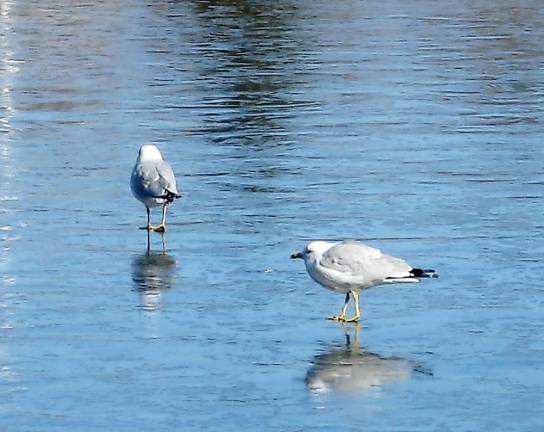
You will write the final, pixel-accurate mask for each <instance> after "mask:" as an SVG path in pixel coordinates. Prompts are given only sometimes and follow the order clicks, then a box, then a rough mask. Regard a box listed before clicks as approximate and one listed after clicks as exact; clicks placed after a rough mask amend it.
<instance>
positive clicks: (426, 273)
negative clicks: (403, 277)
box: [410, 268, 438, 278]
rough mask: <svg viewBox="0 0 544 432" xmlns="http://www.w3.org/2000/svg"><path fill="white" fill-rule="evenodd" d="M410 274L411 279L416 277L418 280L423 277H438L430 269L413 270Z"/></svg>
mask: <svg viewBox="0 0 544 432" xmlns="http://www.w3.org/2000/svg"><path fill="white" fill-rule="evenodd" d="M410 273H411V274H412V276H413V277H418V278H420V277H421V278H425V277H428V278H437V277H438V273H436V272H435V271H434V270H432V269H420V268H413V269H412V271H411V272H410Z"/></svg>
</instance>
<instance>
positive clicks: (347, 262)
mask: <svg viewBox="0 0 544 432" xmlns="http://www.w3.org/2000/svg"><path fill="white" fill-rule="evenodd" d="M321 265H322V266H323V267H327V268H330V269H332V270H336V271H340V272H342V273H345V274H349V275H351V276H354V277H357V276H364V277H365V278H369V279H370V280H383V279H386V278H403V277H409V276H410V271H411V270H412V266H410V265H409V264H408V263H407V262H406V261H404V260H403V259H401V258H397V257H394V256H390V255H386V254H383V253H382V252H381V251H380V250H379V249H376V248H373V247H370V246H367V245H365V244H363V243H360V242H357V241H354V240H345V241H343V242H340V243H337V244H336V245H334V246H333V247H331V248H330V249H329V250H327V251H326V252H325V253H324V254H323V256H322V257H321Z"/></svg>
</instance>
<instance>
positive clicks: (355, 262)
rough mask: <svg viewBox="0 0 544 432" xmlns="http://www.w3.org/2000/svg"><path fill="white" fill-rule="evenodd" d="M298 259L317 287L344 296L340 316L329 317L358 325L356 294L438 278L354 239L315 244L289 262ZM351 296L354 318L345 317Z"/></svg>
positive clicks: (308, 246)
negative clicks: (385, 286)
mask: <svg viewBox="0 0 544 432" xmlns="http://www.w3.org/2000/svg"><path fill="white" fill-rule="evenodd" d="M296 258H301V259H303V260H304V263H305V264H306V271H307V272H308V274H309V275H310V277H311V278H312V279H313V280H314V281H316V282H317V283H318V284H320V285H322V286H324V287H325V288H328V289H330V290H332V291H334V292H337V293H342V294H345V295H346V297H345V301H344V307H343V308H342V310H341V311H340V314H339V315H333V316H330V317H328V319H332V320H335V321H340V322H357V321H359V318H360V317H361V311H360V308H359V291H360V290H364V289H368V288H372V287H374V286H377V285H386V284H392V283H414V282H419V279H420V278H424V277H438V275H437V274H436V273H435V271H434V270H430V269H421V268H414V267H412V266H411V265H410V264H408V263H407V262H406V261H404V260H403V259H402V258H397V257H394V256H391V255H386V254H384V253H382V252H381V251H380V250H379V249H376V248H373V247H371V246H367V245H365V244H364V243H361V242H358V241H355V240H343V241H341V242H327V241H314V242H311V243H309V244H308V245H307V246H306V247H305V248H304V250H303V251H302V252H295V253H294V254H292V255H291V259H296ZM350 296H352V297H353V299H354V302H355V315H354V316H352V317H351V318H346V312H347V309H348V303H349V300H350Z"/></svg>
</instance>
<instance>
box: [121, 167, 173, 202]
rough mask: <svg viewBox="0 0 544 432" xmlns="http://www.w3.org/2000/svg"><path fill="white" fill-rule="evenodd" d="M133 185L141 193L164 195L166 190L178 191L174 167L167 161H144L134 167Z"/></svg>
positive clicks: (154, 195) (144, 194) (149, 195)
mask: <svg viewBox="0 0 544 432" xmlns="http://www.w3.org/2000/svg"><path fill="white" fill-rule="evenodd" d="M131 185H132V188H133V189H134V190H136V191H137V192H138V193H139V194H140V195H143V196H148V197H159V196H163V195H164V194H165V193H166V191H168V192H172V193H174V194H177V193H178V190H177V187H176V178H175V176H174V172H173V171H172V167H171V166H170V165H169V164H168V163H167V162H165V161H152V162H143V163H141V164H138V165H136V166H135V167H134V171H133V172H132V177H131Z"/></svg>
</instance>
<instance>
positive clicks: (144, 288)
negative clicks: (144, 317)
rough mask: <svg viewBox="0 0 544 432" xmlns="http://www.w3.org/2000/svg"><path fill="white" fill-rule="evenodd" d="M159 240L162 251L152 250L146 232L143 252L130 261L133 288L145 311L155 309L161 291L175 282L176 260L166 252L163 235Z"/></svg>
mask: <svg viewBox="0 0 544 432" xmlns="http://www.w3.org/2000/svg"><path fill="white" fill-rule="evenodd" d="M161 241H162V252H152V251H151V247H150V238H149V233H148V237H147V250H146V252H145V254H143V255H138V256H136V257H135V258H134V260H133V261H132V281H133V282H134V290H135V291H137V292H139V293H140V301H141V307H142V308H143V309H144V310H146V311H155V310H157V309H158V308H159V307H160V298H161V294H162V292H163V291H164V290H167V289H170V288H173V287H174V286H175V284H176V260H175V258H174V257H172V256H171V255H168V253H167V252H166V243H165V239H164V235H161Z"/></svg>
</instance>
